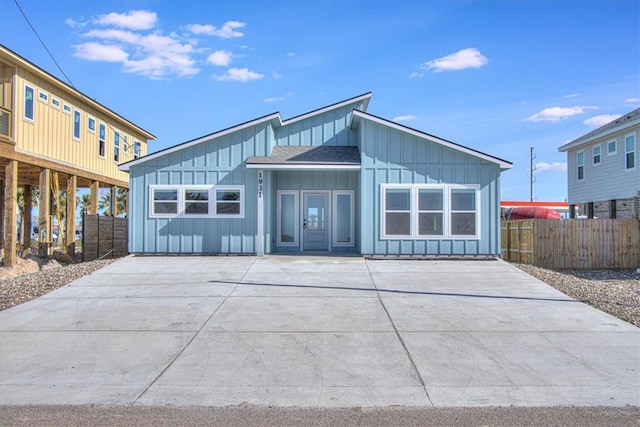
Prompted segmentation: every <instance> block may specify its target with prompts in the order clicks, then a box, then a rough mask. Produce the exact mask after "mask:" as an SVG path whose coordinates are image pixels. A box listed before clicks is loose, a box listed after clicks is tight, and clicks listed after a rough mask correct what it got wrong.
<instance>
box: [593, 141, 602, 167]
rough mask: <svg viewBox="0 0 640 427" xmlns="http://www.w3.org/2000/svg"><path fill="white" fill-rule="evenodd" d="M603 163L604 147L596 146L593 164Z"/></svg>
mask: <svg viewBox="0 0 640 427" xmlns="http://www.w3.org/2000/svg"><path fill="white" fill-rule="evenodd" d="M601 162H602V147H600V146H599V145H596V146H594V147H593V164H594V166H595V165H599V164H600V163H601Z"/></svg>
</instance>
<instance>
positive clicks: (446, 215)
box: [379, 184, 482, 240]
mask: <svg viewBox="0 0 640 427" xmlns="http://www.w3.org/2000/svg"><path fill="white" fill-rule="evenodd" d="M389 188H391V189H397V188H403V189H409V190H410V194H411V199H410V221H411V224H410V234H409V235H387V234H386V233H385V228H386V227H385V226H386V212H387V211H386V208H385V206H386V204H385V202H386V190H387V189H389ZM421 189H441V190H443V219H442V221H443V224H442V232H443V233H442V235H421V234H419V231H420V230H419V227H418V216H419V213H420V211H419V209H418V208H419V205H418V202H419V191H420V190H421ZM451 190H474V191H475V234H474V235H458V234H452V233H451V214H452V213H454V211H453V210H452V208H451ZM480 201H481V191H480V185H479V184H380V211H379V216H380V239H381V240H480V236H481V235H482V230H481V224H482V222H481V216H482V209H481V205H480ZM456 212H457V211H456Z"/></svg>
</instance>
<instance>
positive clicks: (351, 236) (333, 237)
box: [331, 190, 356, 248]
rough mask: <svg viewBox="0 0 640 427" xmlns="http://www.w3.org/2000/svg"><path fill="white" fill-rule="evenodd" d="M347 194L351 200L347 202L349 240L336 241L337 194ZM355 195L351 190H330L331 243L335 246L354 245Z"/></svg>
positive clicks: (349, 246) (347, 246)
mask: <svg viewBox="0 0 640 427" xmlns="http://www.w3.org/2000/svg"><path fill="white" fill-rule="evenodd" d="M344 195H348V196H349V197H350V198H351V200H350V203H349V241H348V242H338V196H344ZM355 196H356V193H355V191H353V190H333V191H332V195H331V198H332V203H333V207H332V209H331V211H332V212H331V244H332V245H333V246H335V247H344V248H352V247H354V246H355V245H356V242H355V226H356V224H355Z"/></svg>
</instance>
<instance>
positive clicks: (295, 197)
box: [276, 190, 300, 247]
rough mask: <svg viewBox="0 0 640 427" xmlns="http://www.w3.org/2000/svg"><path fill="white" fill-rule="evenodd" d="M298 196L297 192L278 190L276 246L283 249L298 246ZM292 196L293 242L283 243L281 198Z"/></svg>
mask: <svg viewBox="0 0 640 427" xmlns="http://www.w3.org/2000/svg"><path fill="white" fill-rule="evenodd" d="M298 194H299V191H297V190H278V191H277V197H278V210H277V211H276V212H277V217H278V218H277V224H276V233H278V239H277V246H283V247H292V246H299V245H300V236H299V234H300V233H299V229H300V205H299V203H298ZM284 195H286V196H293V242H283V241H282V196H284Z"/></svg>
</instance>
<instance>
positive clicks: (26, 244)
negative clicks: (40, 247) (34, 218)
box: [22, 185, 33, 249]
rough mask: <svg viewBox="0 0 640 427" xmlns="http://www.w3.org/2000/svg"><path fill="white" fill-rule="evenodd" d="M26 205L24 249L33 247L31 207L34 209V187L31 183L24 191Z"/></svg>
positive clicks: (23, 210) (23, 212) (23, 220)
mask: <svg viewBox="0 0 640 427" xmlns="http://www.w3.org/2000/svg"><path fill="white" fill-rule="evenodd" d="M22 194H23V195H22V197H23V199H24V200H23V201H24V207H23V209H22V233H23V235H22V249H29V248H30V247H31V229H32V228H33V227H32V226H31V209H33V198H32V189H31V186H30V185H25V186H24V192H23V193H22Z"/></svg>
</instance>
